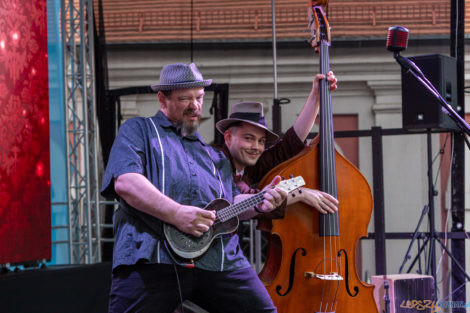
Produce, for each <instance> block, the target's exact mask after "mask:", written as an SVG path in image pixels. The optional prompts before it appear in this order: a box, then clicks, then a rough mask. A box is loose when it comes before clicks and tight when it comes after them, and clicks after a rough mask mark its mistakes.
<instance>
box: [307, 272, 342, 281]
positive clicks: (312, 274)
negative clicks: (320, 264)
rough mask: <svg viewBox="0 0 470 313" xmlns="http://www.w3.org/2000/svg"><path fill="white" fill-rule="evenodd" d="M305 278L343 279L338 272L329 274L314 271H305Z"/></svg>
mask: <svg viewBox="0 0 470 313" xmlns="http://www.w3.org/2000/svg"><path fill="white" fill-rule="evenodd" d="M304 276H305V278H306V279H311V278H316V279H320V280H343V277H342V276H341V275H339V274H338V273H335V272H331V273H330V274H317V273H315V272H305V274H304Z"/></svg>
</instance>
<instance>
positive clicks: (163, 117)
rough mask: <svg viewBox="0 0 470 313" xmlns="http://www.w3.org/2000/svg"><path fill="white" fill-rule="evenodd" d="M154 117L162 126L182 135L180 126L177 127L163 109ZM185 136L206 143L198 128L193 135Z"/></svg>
mask: <svg viewBox="0 0 470 313" xmlns="http://www.w3.org/2000/svg"><path fill="white" fill-rule="evenodd" d="M153 118H154V119H155V120H156V121H157V123H158V124H160V126H162V127H163V128H170V129H172V130H173V132H174V133H175V134H177V135H178V136H180V137H181V134H180V130H179V128H177V127H176V126H175V125H174V124H173V123H172V122H171V121H170V120H169V119H168V118H167V117H166V115H165V114H164V113H163V112H162V111H161V110H158V112H157V114H155V115H154V116H153ZM184 138H186V139H189V140H194V141H195V140H199V142H200V143H201V144H202V145H204V146H205V145H206V143H205V142H204V140H202V138H201V135H200V134H199V131H198V130H196V132H195V133H194V134H193V135H189V136H184Z"/></svg>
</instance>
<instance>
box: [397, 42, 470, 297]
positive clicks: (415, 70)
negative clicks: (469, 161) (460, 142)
mask: <svg viewBox="0 0 470 313" xmlns="http://www.w3.org/2000/svg"><path fill="white" fill-rule="evenodd" d="M393 56H394V57H395V60H396V61H397V62H398V64H400V66H401V67H402V68H403V69H405V70H406V72H407V73H411V74H412V75H413V76H414V77H415V78H416V80H417V81H418V82H420V83H421V84H422V85H423V86H424V87H426V89H427V90H428V91H429V92H430V93H431V94H432V95H433V96H434V97H435V98H436V99H437V100H438V101H439V103H440V105H441V106H442V110H443V111H444V112H445V113H446V114H447V115H448V116H449V117H450V118H451V119H452V120H453V121H454V122H455V124H456V125H457V126H458V127H459V128H460V129H461V131H462V132H463V133H466V134H467V135H469V136H470V126H469V125H468V124H467V122H465V120H464V119H463V118H462V117H461V116H460V115H458V114H457V113H456V112H455V111H454V109H453V108H452V107H451V106H450V105H449V104H448V103H447V102H446V101H445V100H444V99H443V98H442V96H441V95H440V94H439V92H438V91H437V90H436V88H435V87H434V86H433V85H432V84H431V82H429V80H428V79H427V78H426V76H425V75H424V74H423V72H421V70H420V69H419V67H418V66H416V64H415V63H414V62H413V61H411V60H409V59H408V58H406V57H404V56H401V55H400V52H399V51H394V52H393ZM463 138H464V140H465V143H466V144H467V147H468V148H469V149H470V143H469V141H468V138H467V137H466V136H465V134H463ZM427 142H428V181H429V186H428V187H429V191H428V197H429V212H428V217H429V221H430V225H429V226H430V233H429V235H428V236H429V237H428V241H429V243H430V247H429V260H428V262H429V264H428V266H427V269H426V273H427V274H428V273H429V272H431V274H432V276H433V278H434V288H435V290H437V289H436V287H437V286H436V285H437V280H436V278H437V277H436V268H435V249H434V242H435V241H437V242H438V243H439V245H440V246H441V247H442V249H443V250H445V251H446V253H447V255H448V256H449V257H450V258H451V259H452V260H453V261H454V262H455V263H456V265H457V267H458V268H459V269H460V271H462V273H463V274H464V275H465V277H466V278H467V279H468V280H470V276H469V275H468V274H467V273H466V272H465V268H464V267H463V266H462V265H461V264H459V263H458V262H457V260H456V259H455V257H454V256H453V254H452V253H451V252H450V251H449V250H448V249H447V247H446V246H445V245H444V244H443V243H442V242H441V240H440V238H439V236H438V235H437V234H436V232H435V226H434V200H433V196H434V186H433V184H432V156H431V147H430V145H431V133H430V131H428V138H427ZM426 211H427V206H425V207H424V209H423V212H422V214H421V218H420V220H419V224H421V222H422V219H423V217H424V215H425V214H426ZM419 224H418V227H417V228H416V230H415V233H414V235H413V240H412V242H411V244H410V246H409V247H408V251H407V252H406V255H405V260H404V261H403V264H402V265H401V267H400V272H401V271H402V270H403V266H404V264H405V263H406V261H407V259H408V258H409V252H410V249H411V245H412V244H413V241H414V240H415V239H416V237H417V234H418V232H417V231H418V229H419ZM418 244H419V241H418ZM418 253H421V249H419V252H418ZM410 270H411V267H410V269H409V270H408V272H409V271H410Z"/></svg>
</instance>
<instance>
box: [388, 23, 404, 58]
mask: <svg viewBox="0 0 470 313" xmlns="http://www.w3.org/2000/svg"><path fill="white" fill-rule="evenodd" d="M408 34H409V31H408V29H407V28H405V27H403V26H391V27H389V28H388V35H387V50H389V51H393V52H400V51H403V50H405V49H406V47H407V46H408Z"/></svg>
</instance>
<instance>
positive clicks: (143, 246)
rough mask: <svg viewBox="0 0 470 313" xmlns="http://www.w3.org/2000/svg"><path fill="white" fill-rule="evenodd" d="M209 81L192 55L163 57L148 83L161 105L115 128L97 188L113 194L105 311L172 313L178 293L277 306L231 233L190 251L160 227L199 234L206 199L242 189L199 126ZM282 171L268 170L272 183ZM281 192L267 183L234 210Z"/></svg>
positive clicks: (231, 306)
mask: <svg viewBox="0 0 470 313" xmlns="http://www.w3.org/2000/svg"><path fill="white" fill-rule="evenodd" d="M211 82H212V81H211V80H210V79H207V80H206V79H204V78H203V76H202V74H201V73H200V72H199V70H198V68H197V67H196V65H195V64H194V63H191V64H184V63H177V64H170V65H166V66H165V67H163V69H162V70H161V74H160V81H159V83H158V84H155V85H152V89H153V90H155V91H157V98H158V101H159V103H160V110H159V111H158V112H157V114H156V115H155V116H153V117H150V118H143V117H136V118H132V119H129V120H127V121H126V122H125V123H123V124H122V126H121V127H120V129H119V133H118V135H117V136H116V139H115V141H114V143H113V147H112V149H111V153H110V156H109V161H108V164H107V166H106V171H105V174H104V178H103V185H102V188H101V193H102V195H103V196H111V197H115V198H116V199H117V200H118V201H119V203H120V205H119V208H118V209H117V210H116V212H115V213H114V217H113V223H114V238H115V241H114V251H113V272H112V284H111V290H110V296H109V312H159V313H171V312H173V311H174V310H175V308H176V307H177V306H178V305H179V304H181V302H183V301H185V300H191V301H192V302H194V303H196V304H198V305H199V306H201V307H203V308H204V309H206V310H208V311H209V312H211V313H217V312H220V313H222V312H224V313H226V312H228V313H230V312H233V313H238V312H250V313H251V312H276V308H275V307H274V305H273V302H272V300H271V298H270V297H269V294H268V293H267V291H266V289H265V288H264V286H263V284H262V283H261V281H260V280H259V278H258V276H257V275H256V272H255V271H254V270H253V268H252V267H251V265H250V263H249V262H248V260H247V259H246V257H245V256H244V255H243V253H242V251H241V249H240V246H239V242H238V236H237V235H236V234H232V233H230V234H226V235H223V236H220V237H216V238H215V239H214V240H213V242H212V244H211V245H210V247H209V248H208V250H207V251H206V252H204V253H203V254H202V255H201V256H198V257H197V258H194V259H192V258H190V257H187V258H181V257H177V256H176V255H174V254H173V252H172V249H171V248H170V247H169V246H168V245H167V242H168V240H167V239H168V238H165V234H164V232H163V229H162V228H163V225H164V224H166V225H167V226H166V227H172V228H175V229H177V230H178V231H179V232H180V233H182V234H185V236H186V237H183V238H200V237H201V236H203V235H204V236H205V235H206V234H210V232H208V231H209V230H210V229H211V227H212V225H213V224H214V222H215V220H216V211H214V210H212V209H211V210H206V209H204V207H205V206H206V205H207V204H208V203H210V202H211V201H213V200H214V199H218V198H222V199H225V200H227V201H228V202H229V203H237V202H240V201H242V200H244V199H247V198H248V197H249V195H243V194H240V192H239V191H238V189H237V188H236V187H235V184H234V182H233V177H232V170H231V168H230V163H229V162H228V161H227V159H226V158H225V156H224V155H223V153H222V152H220V151H218V150H215V149H214V148H212V147H211V146H209V145H207V144H205V143H204V142H203V141H202V139H201V137H200V135H199V133H198V131H197V127H198V124H199V119H200V116H201V111H202V105H203V99H204V87H205V86H208V85H210V84H211ZM280 180H281V178H280V177H279V176H278V177H276V178H274V179H273V182H272V185H276V184H277V183H278V182H279V181H280ZM286 197H287V193H286V192H285V191H284V190H281V189H279V188H278V187H273V188H267V189H266V193H265V194H264V198H262V199H261V203H259V204H258V205H256V206H255V207H253V206H250V208H249V209H248V210H247V211H245V212H244V213H242V214H241V215H240V216H239V218H241V219H246V218H251V217H253V216H255V215H257V214H259V212H263V213H264V212H269V211H271V210H273V209H274V208H275V207H277V206H278V205H279V204H280V203H282V202H283V201H284V200H285V198H286ZM168 225H170V226H168ZM165 229H166V228H165ZM188 236H189V237H188ZM191 240H193V239H191ZM194 240H196V239H194Z"/></svg>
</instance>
